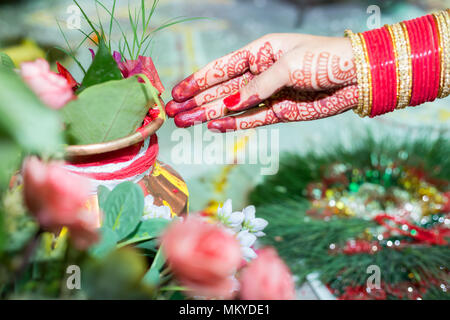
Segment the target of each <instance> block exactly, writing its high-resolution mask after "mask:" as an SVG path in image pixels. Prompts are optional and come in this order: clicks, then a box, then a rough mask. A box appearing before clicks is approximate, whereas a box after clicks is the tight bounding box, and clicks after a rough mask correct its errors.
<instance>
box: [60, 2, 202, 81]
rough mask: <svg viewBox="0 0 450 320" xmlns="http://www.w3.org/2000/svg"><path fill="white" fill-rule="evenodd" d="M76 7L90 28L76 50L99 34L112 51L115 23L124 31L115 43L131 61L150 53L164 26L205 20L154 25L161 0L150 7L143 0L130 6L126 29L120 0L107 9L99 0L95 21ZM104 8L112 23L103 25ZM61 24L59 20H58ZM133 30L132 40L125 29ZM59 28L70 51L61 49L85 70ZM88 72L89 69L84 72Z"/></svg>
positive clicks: (175, 19) (96, 4)
mask: <svg viewBox="0 0 450 320" xmlns="http://www.w3.org/2000/svg"><path fill="white" fill-rule="evenodd" d="M73 2H74V3H75V5H76V6H78V8H79V9H80V10H81V13H82V15H83V18H84V20H85V21H86V22H87V24H88V25H89V28H90V31H89V32H85V31H83V30H79V31H80V32H81V33H83V35H84V39H83V40H82V42H81V43H80V44H79V45H78V46H77V48H76V49H78V48H80V47H81V45H82V44H83V43H84V42H85V41H86V39H92V38H91V36H92V35H93V34H95V35H96V36H97V39H102V38H106V39H107V41H106V43H105V44H106V45H107V48H108V50H109V52H112V51H113V45H114V43H113V42H112V40H111V39H112V34H113V31H114V30H113V28H114V26H116V27H117V28H118V29H119V31H120V33H121V34H122V38H121V39H120V40H119V42H118V43H117V44H116V46H117V47H118V50H119V52H120V53H121V54H122V57H124V58H127V59H128V60H137V58H138V57H139V56H140V55H143V56H144V55H146V54H147V53H148V50H149V48H150V45H151V43H152V39H153V37H154V36H155V34H156V33H157V32H159V31H161V30H163V29H166V28H168V27H171V26H173V25H175V24H179V23H183V22H188V21H192V20H197V19H202V18H186V17H175V18H172V19H169V20H168V21H166V22H165V23H163V24H162V25H160V26H157V27H153V28H152V27H151V24H150V23H151V22H152V17H153V15H154V14H155V12H156V8H157V6H158V3H159V0H153V3H152V4H151V6H150V7H149V8H148V7H147V6H146V5H145V3H146V1H145V0H141V2H140V7H139V8H134V9H131V8H130V7H128V22H129V26H127V28H124V27H123V26H122V25H121V24H120V23H119V21H118V20H117V18H116V4H117V0H113V2H112V4H111V7H110V8H108V7H107V6H106V5H105V4H104V3H103V2H104V1H100V0H95V6H96V11H97V20H96V21H93V19H91V18H89V16H88V15H87V14H86V12H85V11H84V9H83V7H82V6H81V5H80V4H79V3H78V1H76V0H74V1H73ZM99 7H100V8H101V9H103V10H104V11H105V12H106V13H107V14H108V15H109V22H108V24H107V25H106V26H104V25H103V24H102V21H101V19H100V10H99ZM58 24H59V23H58ZM128 28H129V29H131V31H132V39H129V37H127V36H126V34H125V31H124V29H128ZM60 31H61V33H62V35H63V37H64V39H65V40H66V44H67V46H68V48H69V49H68V50H65V49H62V48H59V49H60V50H62V51H64V52H66V53H67V54H68V55H70V56H71V57H72V58H74V60H75V61H76V62H77V64H78V65H79V67H80V68H81V69H82V70H84V68H83V66H82V65H81V64H80V62H79V61H78V60H77V59H76V57H75V52H74V50H73V49H72V48H71V47H70V44H69V42H68V41H67V38H66V36H65V34H64V32H63V31H62V29H61V28H60ZM85 73H86V72H85Z"/></svg>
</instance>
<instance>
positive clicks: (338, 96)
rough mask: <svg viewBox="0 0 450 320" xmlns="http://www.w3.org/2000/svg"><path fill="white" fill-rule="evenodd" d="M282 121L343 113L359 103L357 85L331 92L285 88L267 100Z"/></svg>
mask: <svg viewBox="0 0 450 320" xmlns="http://www.w3.org/2000/svg"><path fill="white" fill-rule="evenodd" d="M266 103H267V104H268V105H269V106H270V107H271V108H272V109H273V111H274V112H275V114H276V116H277V117H278V118H279V119H280V120H281V121H308V120H317V119H322V118H326V117H330V116H334V115H336V114H339V113H342V112H344V111H346V110H348V109H351V108H353V107H355V106H356V105H357V104H358V87H357V86H356V85H353V86H349V87H345V88H341V89H337V90H333V91H330V92H310V93H307V92H299V91H297V90H285V91H284V92H282V93H281V94H280V96H279V97H275V98H273V99H271V101H267V102H266Z"/></svg>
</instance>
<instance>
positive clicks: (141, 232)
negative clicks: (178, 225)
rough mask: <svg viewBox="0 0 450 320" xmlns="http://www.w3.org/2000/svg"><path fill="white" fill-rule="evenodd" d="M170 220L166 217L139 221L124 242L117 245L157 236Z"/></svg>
mask: <svg viewBox="0 0 450 320" xmlns="http://www.w3.org/2000/svg"><path fill="white" fill-rule="evenodd" d="M169 223H170V221H169V220H166V219H150V220H145V221H142V222H141V223H139V225H138V227H137V229H136V231H135V232H133V233H132V234H131V235H130V236H129V237H128V238H127V239H125V241H124V242H122V243H120V244H119V246H120V247H123V246H126V245H129V244H133V243H137V242H144V241H148V240H151V239H154V238H156V237H159V236H160V235H161V233H162V232H163V231H164V230H165V229H166V228H167V226H168V225H169Z"/></svg>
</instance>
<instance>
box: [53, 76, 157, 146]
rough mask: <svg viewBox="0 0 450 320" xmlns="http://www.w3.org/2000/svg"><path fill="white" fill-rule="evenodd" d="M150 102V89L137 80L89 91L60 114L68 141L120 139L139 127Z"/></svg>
mask: <svg viewBox="0 0 450 320" xmlns="http://www.w3.org/2000/svg"><path fill="white" fill-rule="evenodd" d="M151 101H153V95H152V90H151V88H149V86H148V85H145V84H141V83H139V82H138V81H137V77H131V78H128V79H123V80H117V81H109V82H106V83H102V84H99V85H96V86H93V87H89V88H87V89H86V90H84V91H83V92H82V93H81V94H80V95H79V97H78V99H77V100H74V101H71V102H69V103H68V104H67V105H66V106H65V107H64V109H63V110H62V115H63V118H64V121H65V123H66V126H67V129H66V134H67V136H68V139H69V140H71V143H74V144H91V143H101V142H107V141H111V140H115V139H118V138H123V137H125V136H127V135H129V134H131V133H133V132H135V131H136V129H138V128H139V127H140V126H141V124H142V120H143V119H144V117H145V115H146V114H147V112H148V105H149V103H151Z"/></svg>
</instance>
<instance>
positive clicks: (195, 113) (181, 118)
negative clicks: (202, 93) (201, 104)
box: [174, 108, 206, 128]
mask: <svg viewBox="0 0 450 320" xmlns="http://www.w3.org/2000/svg"><path fill="white" fill-rule="evenodd" d="M174 121H175V125H176V126H177V127H178V128H187V127H191V126H193V125H194V124H197V123H202V122H205V121H206V112H205V110H204V109H202V108H196V109H194V110H190V111H186V112H182V113H179V114H177V115H176V116H175V118H174Z"/></svg>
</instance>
